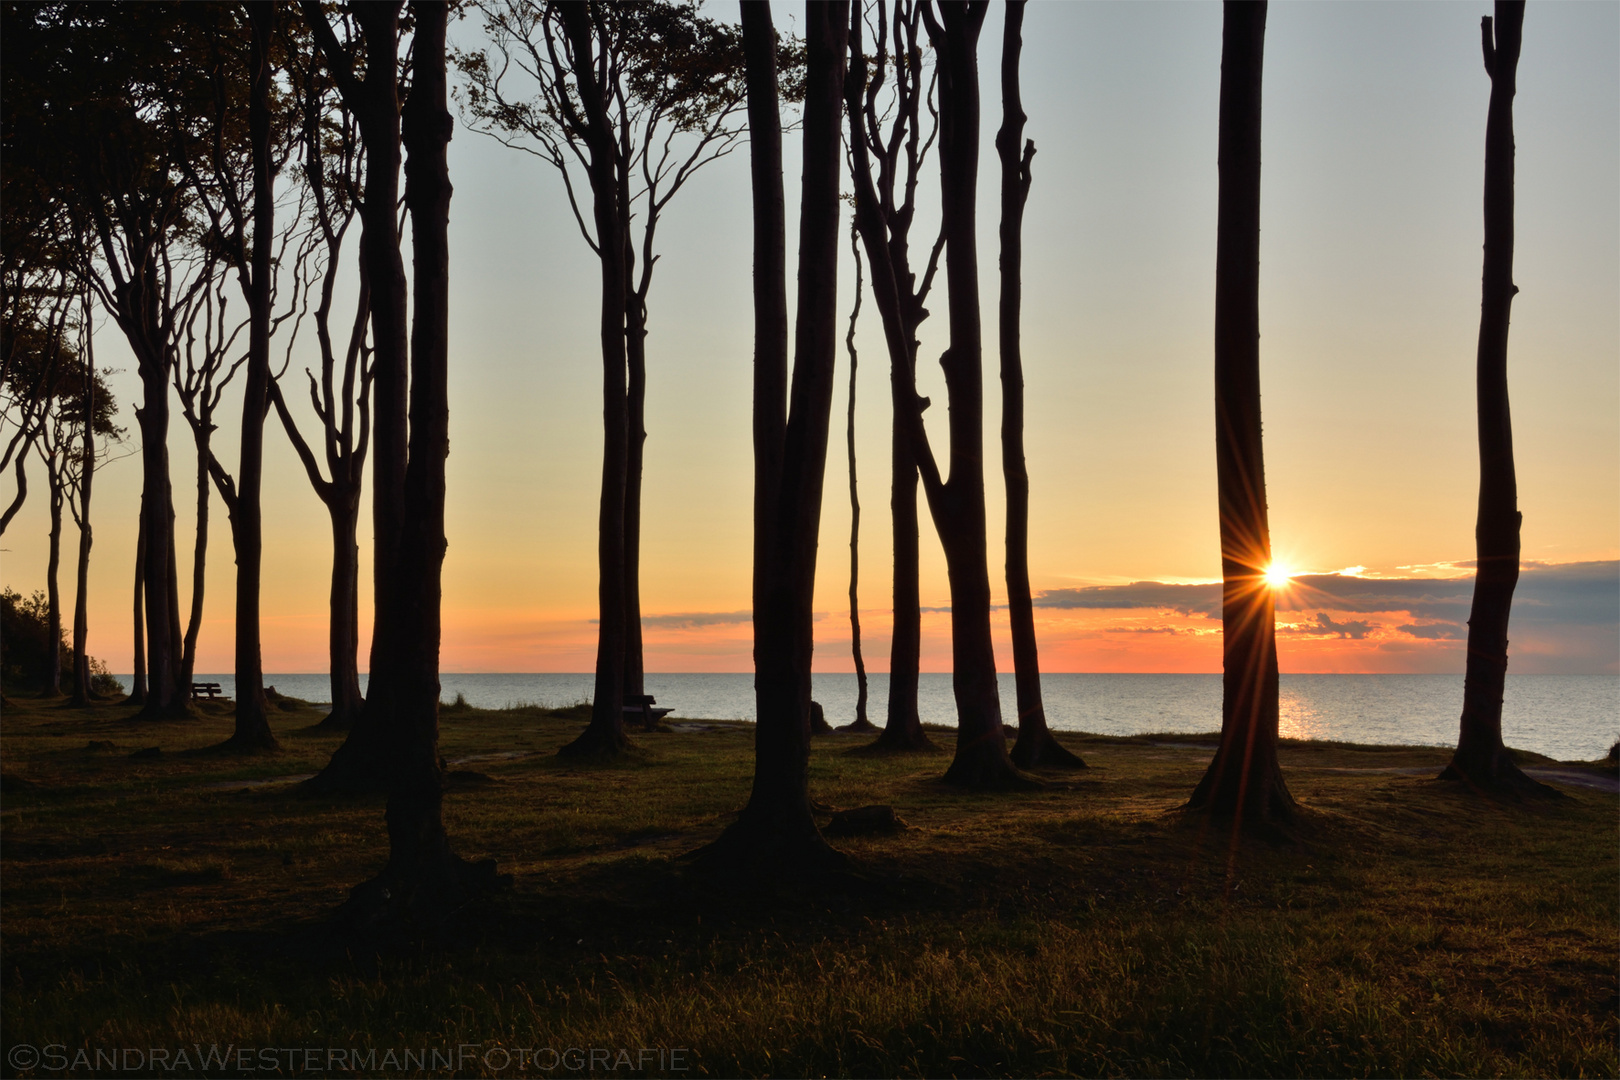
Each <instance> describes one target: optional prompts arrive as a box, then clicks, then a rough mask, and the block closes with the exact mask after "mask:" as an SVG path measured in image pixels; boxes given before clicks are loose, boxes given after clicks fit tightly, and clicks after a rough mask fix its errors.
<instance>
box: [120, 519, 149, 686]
mask: <svg viewBox="0 0 1620 1080" xmlns="http://www.w3.org/2000/svg"><path fill="white" fill-rule="evenodd" d="M145 584H146V496H145V495H142V496H141V512H140V520H139V522H138V524H137V525H136V527H135V637H134V645H135V662H134V668H135V671H134V673H133V674H132V675H131V676H130V685H129V697H128V698H127V699H125V700H126V702H127V703H128V704H130V705H145V704H146V633H145V628H144V627H143V626H142V624H141V616H142V613H143V612H144V610H145V597H144V592H145V590H144V588H143V586H144V585H145Z"/></svg>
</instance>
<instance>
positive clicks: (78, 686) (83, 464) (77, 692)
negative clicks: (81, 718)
mask: <svg viewBox="0 0 1620 1080" xmlns="http://www.w3.org/2000/svg"><path fill="white" fill-rule="evenodd" d="M84 318H85V323H86V328H85V331H84V347H85V355H84V445H83V447H82V448H81V450H80V455H79V514H78V518H79V565H78V573H77V575H76V576H75V595H74V597H73V700H72V702H71V704H73V705H77V706H81V707H82V706H86V705H89V704H90V702H91V695H90V657H89V655H88V653H87V652H86V648H87V646H88V643H89V638H90V600H89V596H90V547H91V544H92V543H93V542H94V536H93V535H92V533H91V529H90V489H91V484H92V482H93V481H94V480H95V477H96V422H95V417H96V354H95V349H94V347H93V346H92V345H91V343H90V337H91V335H90V331H89V325H88V324H89V322H90V300H89V297H88V296H87V297H86V298H85V302H84Z"/></svg>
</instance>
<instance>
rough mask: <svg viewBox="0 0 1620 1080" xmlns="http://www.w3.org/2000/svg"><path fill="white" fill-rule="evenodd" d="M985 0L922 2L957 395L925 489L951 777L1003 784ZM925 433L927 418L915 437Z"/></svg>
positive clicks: (1013, 781) (986, 785) (951, 389)
mask: <svg viewBox="0 0 1620 1080" xmlns="http://www.w3.org/2000/svg"><path fill="white" fill-rule="evenodd" d="M988 6H989V5H988V4H987V3H967V4H963V5H955V4H950V5H945V6H943V7H941V9H940V19H941V20H942V23H943V25H941V23H940V22H935V21H934V19H933V16H932V15H931V14H929V10H930V9H929V8H927V7H924V8H923V13H924V19H925V21H926V22H927V24H928V32H929V36H930V38H931V39H932V40H933V42H934V47H935V50H936V52H937V53H938V55H939V73H940V74H939V122H940V134H939V170H940V198H941V218H942V221H943V224H944V230H945V280H946V286H947V290H948V296H949V301H950V346H949V347H948V348H947V349H946V350H945V355H944V356H942V357H940V367H941V368H943V369H944V372H945V386H946V389H947V391H948V393H949V396H950V462H951V472H950V479H949V480H947V481H944V482H940V481H939V480H938V478H937V473H934V472H933V471H932V468H931V465H932V463H931V462H929V463H926V464H925V466H924V467H925V469H927V470H928V471H925V472H924V474H923V477H924V485H925V487H924V490H925V494H926V495H927V497H928V506H929V510H930V511H931V512H932V514H933V518H934V526H935V528H936V529H937V530H938V531H939V537H940V544H941V546H942V547H943V548H944V549H945V564H946V572H947V575H948V576H949V578H950V587H951V661H952V675H951V684H952V689H953V690H954V691H955V695H956V715H957V734H956V757H955V759H954V760H953V761H952V762H951V766H950V768H949V769H947V770H946V772H945V780H946V782H947V783H951V784H956V785H958V786H961V787H967V788H976V789H1006V788H1013V787H1022V786H1025V785H1026V784H1027V783H1028V781H1027V780H1026V779H1025V778H1024V777H1022V776H1021V775H1020V774H1019V773H1018V771H1017V770H1016V769H1015V768H1014V767H1013V764H1012V762H1011V761H1010V760H1009V759H1008V757H1007V743H1006V738H1005V736H1004V735H1003V733H1002V720H1001V692H1000V687H999V686H998V685H997V682H996V653H995V646H994V643H993V642H992V640H991V636H990V569H989V542H988V538H987V523H986V513H985V503H984V371H983V366H984V357H983V344H982V336H983V335H982V325H981V322H980V318H979V255H978V236H977V210H976V206H975V204H976V199H977V193H978V169H979V70H978V58H977V49H978V41H979V30H980V28H981V27H982V26H983V25H984V15H985V11H986V9H987V8H988ZM921 430H922V425H921V418H920V417H918V419H917V421H916V423H915V424H914V426H913V435H914V436H916V435H919V434H920V433H921Z"/></svg>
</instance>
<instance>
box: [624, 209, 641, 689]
mask: <svg viewBox="0 0 1620 1080" xmlns="http://www.w3.org/2000/svg"><path fill="white" fill-rule="evenodd" d="M621 194H622V192H621ZM625 227H626V229H628V227H629V226H628V222H626V223H625ZM626 240H627V244H626V249H627V250H628V237H626ZM628 264H629V257H628V256H627V257H626V267H625V278H626V280H627V281H628V279H629V277H630V269H629V265H628ZM625 295H626V301H627V302H626V308H625V327H624V345H625V354H626V358H627V359H628V361H629V376H630V379H629V384H628V386H627V388H626V400H625V406H626V424H627V427H626V442H625V465H624V700H625V701H631V700H634V699H636V698H640V697H641V696H643V695H644V694H646V692H647V686H646V662H645V660H644V659H643V657H642V650H641V472H642V458H643V454H644V452H645V449H646V443H647V308H646V302H645V299H644V298H643V297H640V296H637V295H635V294H634V293H633V292H631V291H630V289H629V288H628V286H627V287H626V290H625ZM621 704H622V703H621Z"/></svg>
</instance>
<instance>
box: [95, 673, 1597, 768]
mask: <svg viewBox="0 0 1620 1080" xmlns="http://www.w3.org/2000/svg"><path fill="white" fill-rule="evenodd" d="M197 679H198V680H199V681H209V682H218V683H221V684H223V688H224V692H225V693H226V694H227V695H231V694H234V693H235V679H234V678H233V677H232V676H230V675H198V676H197ZM365 680H366V677H365V676H364V675H362V676H360V681H361V685H362V686H364V685H365ZM123 681H124V685H125V686H126V688H127V687H128V685H129V678H128V676H124V677H123ZM441 681H442V684H443V687H444V691H443V692H444V698H445V700H447V701H448V700H451V699H453V698H454V697H455V696H456V694H458V693H460V694H464V695H465V696H466V698H467V700H468V702H470V703H471V704H473V705H477V706H481V707H485V708H499V707H501V706H503V705H512V704H518V703H533V704H537V705H570V704H573V703H574V702H577V701H588V700H590V696H591V685H592V677H591V676H590V675H589V674H580V675H487V674H484V675H453V674H447V675H444V676H443V677H442V680H441ZM888 681H889V678H888V676H887V675H873V676H871V677H870V679H869V695H870V700H869V704H868V715H869V716H870V717H871V719H872V721H873V722H874V723H876V724H879V725H881V724H882V723H883V716H884V712H883V707H884V701H885V700H886V695H887V692H888ZM265 682H266V683H268V684H270V685H272V686H274V687H275V688H276V689H277V690H279V691H280V692H281V693H284V694H290V695H292V696H293V697H300V698H305V699H307V700H310V701H325V700H327V699H328V698H329V697H330V693H329V685H330V684H329V683H328V681H327V677H326V676H325V675H324V674H319V675H267V676H265ZM1042 687H1043V689H1044V694H1045V698H1046V713H1047V718H1048V722H1049V723H1051V725H1052V726H1053V727H1055V728H1058V729H1060V730H1064V731H1090V732H1096V733H1099V734H1104V735H1134V734H1140V733H1142V732H1175V733H1184V734H1185V733H1193V732H1202V731H1217V730H1219V729H1220V726H1221V722H1220V716H1221V677H1220V676H1219V675H1046V676H1043V678H1042ZM753 688H754V677H753V675H751V674H742V675H648V676H647V692H648V693H649V694H652V695H654V696H655V697H657V698H658V703H659V704H660V705H668V706H671V707H673V708H674V709H675V712H674V714H673V715H674V716H675V717H677V718H678V717H686V718H689V719H694V720H739V719H740V720H752V719H753V718H754V689H753ZM855 693H856V687H855V677H854V676H853V675H817V676H815V695H816V700H817V701H820V702H821V703H822V705H823V706H824V707H825V708H826V711H827V719H828V721H829V722H830V723H833V724H841V723H845V722H847V721H849V720H853V719H854V717H855ZM919 697H920V711H921V713H922V718H923V719H924V720H925V721H930V722H935V723H941V724H950V723H953V722H954V720H955V711H954V707H953V704H952V699H951V677H950V676H949V675H924V676H923V677H922V682H921V685H920V687H919ZM1001 703H1002V704H1001V707H1002V712H1003V714H1004V715H1005V716H1006V717H1007V719H1008V720H1009V722H1010V721H1011V720H1012V719H1013V717H1015V716H1016V715H1017V708H1016V702H1015V695H1014V690H1013V679H1012V676H1011V675H1002V676H1001ZM1461 706H1462V676H1461V675H1284V676H1283V677H1282V734H1283V735H1285V736H1289V737H1293V738H1301V739H1339V740H1344V741H1347V742H1361V743H1407V744H1418V745H1435V746H1450V745H1452V744H1454V743H1455V742H1456V739H1457V716H1458V713H1459V711H1460V709H1461ZM1502 732H1503V736H1504V738H1505V740H1506V742H1507V743H1508V745H1509V746H1516V747H1520V748H1522V749H1525V750H1533V751H1535V752H1536V753H1540V754H1546V755H1547V756H1549V757H1554V758H1558V759H1560V760H1565V761H1586V760H1591V759H1593V758H1598V757H1602V756H1603V755H1604V754H1606V753H1607V752H1608V750H1609V746H1610V745H1611V744H1612V743H1614V741H1615V740H1616V739H1620V676H1615V675H1509V676H1508V679H1507V697H1506V702H1505V704H1504V706H1503V711H1502Z"/></svg>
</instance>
